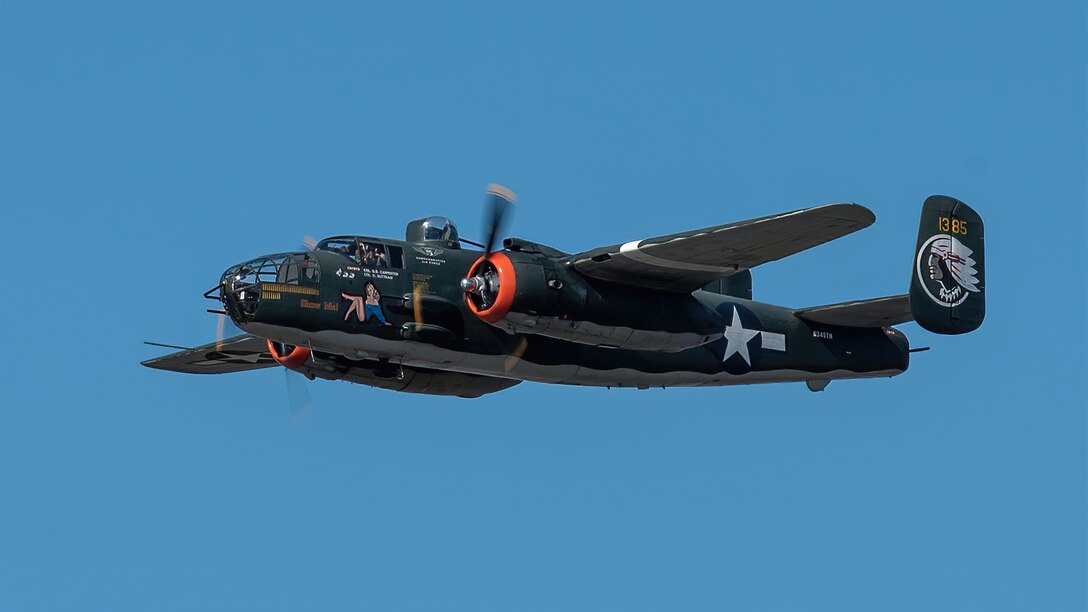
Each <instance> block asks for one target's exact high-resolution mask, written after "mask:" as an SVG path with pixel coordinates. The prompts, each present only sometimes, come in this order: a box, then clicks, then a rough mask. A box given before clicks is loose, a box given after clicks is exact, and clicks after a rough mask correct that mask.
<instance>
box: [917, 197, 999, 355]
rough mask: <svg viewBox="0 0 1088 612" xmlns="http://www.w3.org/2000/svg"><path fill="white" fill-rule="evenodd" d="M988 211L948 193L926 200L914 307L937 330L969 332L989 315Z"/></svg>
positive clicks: (924, 323)
mask: <svg viewBox="0 0 1088 612" xmlns="http://www.w3.org/2000/svg"><path fill="white" fill-rule="evenodd" d="M984 246H985V236H984V233H983V225H982V217H981V216H979V214H978V213H977V212H975V211H974V209H972V208H971V207H970V206H968V205H966V204H964V203H963V202H960V201H959V200H957V199H955V198H950V197H948V196H940V195H935V196H929V197H928V198H926V201H925V203H924V204H922V218H921V221H920V222H919V225H918V244H917V245H916V246H915V251H914V266H913V268H912V270H911V278H910V309H911V312H912V313H913V315H914V320H915V321H917V322H918V324H919V325H921V326H922V327H924V328H926V329H928V330H929V331H931V332H934V333H937V334H965V333H967V332H969V331H974V330H975V329H978V327H979V326H980V325H982V319H983V317H984V316H985V315H986V299H985V298H986V277H985V256H984Z"/></svg>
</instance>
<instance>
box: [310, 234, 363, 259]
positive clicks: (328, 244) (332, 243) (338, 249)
mask: <svg viewBox="0 0 1088 612" xmlns="http://www.w3.org/2000/svg"><path fill="white" fill-rule="evenodd" d="M317 248H319V249H321V250H322V251H331V252H333V253H336V254H338V255H343V256H344V257H347V258H348V259H350V260H352V261H354V262H355V263H359V252H358V250H357V249H356V246H355V239H354V238H329V239H327V240H322V241H321V242H319V243H318V245H317Z"/></svg>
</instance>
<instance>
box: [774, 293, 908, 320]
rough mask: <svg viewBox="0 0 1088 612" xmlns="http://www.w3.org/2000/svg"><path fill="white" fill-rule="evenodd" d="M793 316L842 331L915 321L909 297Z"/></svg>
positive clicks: (814, 309)
mask: <svg viewBox="0 0 1088 612" xmlns="http://www.w3.org/2000/svg"><path fill="white" fill-rule="evenodd" d="M793 314H794V316H796V317H797V318H799V319H801V320H803V321H809V322H811V323H822V324H824V325H841V326H843V327H887V326H888V325H898V324H899V323H906V322H907V321H910V320H911V319H913V318H914V317H913V316H912V315H911V312H910V299H909V296H907V295H892V296H889V297H882V298H874V299H871V300H858V301H854V302H843V303H841V304H829V305H827V306H814V307H812V308H804V309H801V310H796V311H794V313H793Z"/></svg>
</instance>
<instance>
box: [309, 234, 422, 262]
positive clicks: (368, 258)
mask: <svg viewBox="0 0 1088 612" xmlns="http://www.w3.org/2000/svg"><path fill="white" fill-rule="evenodd" d="M317 248H318V249H319V250H322V251H329V252H332V253H336V254H337V255H341V256H343V257H347V258H348V259H350V260H351V261H352V262H354V263H355V264H356V265H360V266H366V267H368V268H403V267H404V251H403V249H401V248H400V247H399V246H387V245H385V244H383V243H382V242H380V241H377V240H373V239H371V238H326V239H325V240H322V241H321V242H319V243H318V245H317ZM316 263H317V262H316V260H315V261H314V264H315V265H316Z"/></svg>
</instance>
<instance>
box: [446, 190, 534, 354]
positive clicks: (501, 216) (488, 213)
mask: <svg viewBox="0 0 1088 612" xmlns="http://www.w3.org/2000/svg"><path fill="white" fill-rule="evenodd" d="M517 203H518V196H517V194H515V193H514V192H513V190H511V189H509V188H507V187H504V186H502V185H499V184H498V183H491V184H490V185H488V186H487V196H486V204H485V206H486V210H485V211H484V235H485V236H487V241H486V242H484V252H485V253H487V255H491V254H492V253H494V252H495V251H496V250H497V249H496V247H497V246H499V245H498V244H496V243H497V242H498V238H499V234H500V232H501V231H502V229H503V227H504V226H505V224H506V222H507V221H508V220H509V218H510V215H511V214H512V213H513V211H514V205H515V204H517ZM497 286H498V276H497V275H496V274H495V273H494V270H491V271H488V272H485V273H483V274H481V275H480V276H477V277H470V278H466V279H464V280H462V281H461V288H462V289H464V290H465V291H467V292H469V293H474V294H476V295H478V296H480V299H481V300H482V304H483V305H484V306H487V305H488V304H489V303H490V302H491V301H493V300H494V298H495V293H496V291H497ZM528 346H529V338H528V337H527V336H522V338H521V341H520V342H518V345H517V346H516V347H515V348H514V350H513V352H511V353H510V355H509V356H507V358H506V360H505V361H504V362H503V369H504V370H505V371H506V372H509V371H510V370H512V369H513V368H514V366H516V365H517V364H518V362H519V361H521V356H522V355H524V354H525V349H526V348H528Z"/></svg>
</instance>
